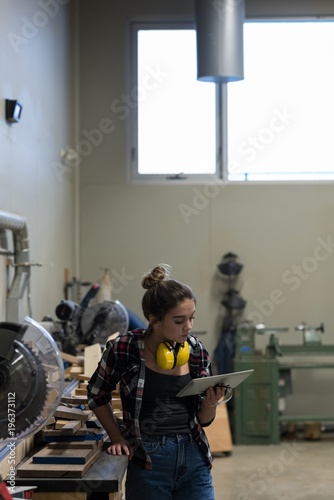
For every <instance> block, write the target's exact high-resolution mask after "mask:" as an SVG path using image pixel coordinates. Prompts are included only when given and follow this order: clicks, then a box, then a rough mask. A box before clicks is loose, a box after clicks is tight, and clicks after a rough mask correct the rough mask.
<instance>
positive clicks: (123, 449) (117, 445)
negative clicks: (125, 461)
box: [107, 438, 133, 460]
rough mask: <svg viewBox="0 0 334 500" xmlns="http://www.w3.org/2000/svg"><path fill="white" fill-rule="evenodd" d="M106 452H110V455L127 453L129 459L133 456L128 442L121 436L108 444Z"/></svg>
mask: <svg viewBox="0 0 334 500" xmlns="http://www.w3.org/2000/svg"><path fill="white" fill-rule="evenodd" d="M107 453H110V454H111V455H127V456H128V457H129V460H131V458H132V457H133V449H132V447H131V446H130V444H129V443H128V441H126V440H125V439H123V438H120V439H119V440H118V441H117V442H114V443H112V444H111V445H110V446H108V448H107Z"/></svg>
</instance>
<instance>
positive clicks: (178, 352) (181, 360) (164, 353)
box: [157, 341, 189, 370]
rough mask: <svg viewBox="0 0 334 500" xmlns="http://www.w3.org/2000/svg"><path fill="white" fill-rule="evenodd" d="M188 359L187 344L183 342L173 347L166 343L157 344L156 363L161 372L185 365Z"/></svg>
mask: <svg viewBox="0 0 334 500" xmlns="http://www.w3.org/2000/svg"><path fill="white" fill-rule="evenodd" d="M188 359H189V344H188V342H184V343H182V344H176V345H175V347H174V346H173V344H171V343H170V342H168V341H166V342H163V343H162V344H159V346H158V349H157V363H158V365H159V366H160V368H162V369H163V370H172V369H173V368H175V366H176V365H178V366H182V365H185V364H186V362H187V361H188Z"/></svg>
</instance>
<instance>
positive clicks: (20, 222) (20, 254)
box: [0, 210, 31, 322]
mask: <svg viewBox="0 0 334 500" xmlns="http://www.w3.org/2000/svg"><path fill="white" fill-rule="evenodd" d="M6 230H9V231H11V232H12V233H13V248H14V250H13V252H11V251H10V250H9V249H8V244H7V235H6ZM0 245H1V246H0V254H2V255H14V263H13V265H14V268H15V272H14V277H13V280H12V283H11V286H10V288H9V291H8V294H7V303H6V320H7V321H12V322H20V321H21V320H22V313H21V302H22V298H23V296H24V293H25V290H26V288H27V287H28V284H29V279H30V266H31V263H30V262H29V241H28V230H27V224H26V219H25V218H24V217H22V216H21V215H19V214H16V213H14V212H6V211H4V210H0Z"/></svg>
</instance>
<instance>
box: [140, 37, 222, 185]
mask: <svg viewBox="0 0 334 500" xmlns="http://www.w3.org/2000/svg"><path fill="white" fill-rule="evenodd" d="M137 41H138V172H139V174H167V175H168V174H169V175H171V174H179V173H181V172H182V173H184V174H214V173H215V171H216V131H215V124H216V119H215V86H214V84H208V83H207V82H198V81H197V80H196V71H197V67H196V36H195V31H194V30H184V29H176V30H171V29H166V30H139V31H138V39H137Z"/></svg>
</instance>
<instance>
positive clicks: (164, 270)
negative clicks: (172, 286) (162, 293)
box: [141, 264, 169, 290]
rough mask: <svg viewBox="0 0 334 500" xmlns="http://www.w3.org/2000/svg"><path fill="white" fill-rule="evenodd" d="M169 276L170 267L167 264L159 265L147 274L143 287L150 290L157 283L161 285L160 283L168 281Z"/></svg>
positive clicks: (143, 280)
mask: <svg viewBox="0 0 334 500" xmlns="http://www.w3.org/2000/svg"><path fill="white" fill-rule="evenodd" d="M168 276H169V266H168V265H167V264H159V265H158V266H156V267H155V268H154V269H152V271H151V272H150V273H148V274H145V276H144V277H143V279H142V282H141V284H142V287H143V288H145V290H148V289H149V288H151V287H152V286H154V285H156V284H157V283H160V281H163V280H165V279H167V278H168Z"/></svg>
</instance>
